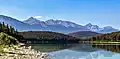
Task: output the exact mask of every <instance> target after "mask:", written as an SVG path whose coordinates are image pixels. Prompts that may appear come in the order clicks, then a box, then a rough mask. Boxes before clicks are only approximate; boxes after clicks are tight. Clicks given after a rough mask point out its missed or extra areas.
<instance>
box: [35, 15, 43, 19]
mask: <svg viewBox="0 0 120 59" xmlns="http://www.w3.org/2000/svg"><path fill="white" fill-rule="evenodd" d="M34 18H36V19H42V16H35V17H34Z"/></svg>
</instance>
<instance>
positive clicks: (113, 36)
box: [91, 31, 120, 41]
mask: <svg viewBox="0 0 120 59" xmlns="http://www.w3.org/2000/svg"><path fill="white" fill-rule="evenodd" d="M91 39H92V40H93V41H120V31H119V32H112V33H108V34H104V35H101V36H96V37H92V38H91Z"/></svg>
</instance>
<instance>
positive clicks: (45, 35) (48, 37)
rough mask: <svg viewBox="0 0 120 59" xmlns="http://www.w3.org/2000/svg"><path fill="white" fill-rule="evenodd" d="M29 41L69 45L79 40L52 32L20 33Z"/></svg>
mask: <svg viewBox="0 0 120 59" xmlns="http://www.w3.org/2000/svg"><path fill="white" fill-rule="evenodd" d="M19 35H22V36H23V37H24V38H25V39H27V40H28V41H29V40H30V41H35V40H37V41H44V42H45V41H49V42H50V41H52V42H54V43H68V42H78V40H79V39H78V38H76V37H72V36H69V35H65V34H62V33H56V32H50V31H28V32H19Z"/></svg>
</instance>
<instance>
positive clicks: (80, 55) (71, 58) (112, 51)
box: [32, 44, 120, 59]
mask: <svg viewBox="0 0 120 59" xmlns="http://www.w3.org/2000/svg"><path fill="white" fill-rule="evenodd" d="M32 46H33V48H34V49H36V50H40V51H41V52H47V53H49V56H50V57H51V58H52V59H119V58H120V54H119V53H120V45H91V44H59V45H57V44H37V45H32Z"/></svg>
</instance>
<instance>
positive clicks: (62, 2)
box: [0, 0, 120, 29]
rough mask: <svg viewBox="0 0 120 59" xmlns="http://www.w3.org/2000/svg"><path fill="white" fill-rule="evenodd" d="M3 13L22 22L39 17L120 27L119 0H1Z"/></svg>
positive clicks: (1, 12) (0, 10) (0, 5)
mask: <svg viewBox="0 0 120 59" xmlns="http://www.w3.org/2000/svg"><path fill="white" fill-rule="evenodd" d="M0 14H3V15H7V16H11V17H13V18H16V19H19V20H21V21H23V20H25V19H27V18H29V17H31V16H32V17H36V16H37V18H41V19H40V20H47V19H49V18H55V19H62V20H67V21H72V22H75V23H77V24H81V25H85V24H87V23H92V24H96V25H99V26H101V27H103V26H113V27H115V28H119V29H120V26H119V23H120V0H0ZM38 16H39V17H38Z"/></svg>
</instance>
